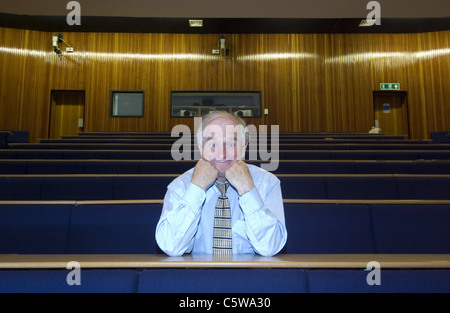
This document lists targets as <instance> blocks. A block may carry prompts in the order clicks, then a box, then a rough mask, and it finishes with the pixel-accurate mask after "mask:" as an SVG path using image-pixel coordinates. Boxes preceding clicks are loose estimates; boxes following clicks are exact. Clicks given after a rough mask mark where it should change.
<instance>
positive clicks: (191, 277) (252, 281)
mask: <svg viewBox="0 0 450 313" xmlns="http://www.w3.org/2000/svg"><path fill="white" fill-rule="evenodd" d="M217 282H220V284H218V283H217ZM307 290H308V289H307V281H306V274H305V272H304V271H301V270H298V269H238V270H235V269H226V270H224V269H189V270H184V269H178V270H177V269H170V270H169V269H161V270H157V269H155V270H144V271H143V272H142V273H141V277H140V280H139V286H138V292H141V293H224V292H225V293H283V292H292V293H300V292H307ZM262 297H264V295H262Z"/></svg>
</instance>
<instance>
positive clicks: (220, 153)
mask: <svg viewBox="0 0 450 313" xmlns="http://www.w3.org/2000/svg"><path fill="white" fill-rule="evenodd" d="M217 147H218V149H217V150H216V159H217V160H226V158H227V146H226V144H225V143H224V144H222V145H217Z"/></svg>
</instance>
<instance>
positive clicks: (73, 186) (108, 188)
mask: <svg viewBox="0 0 450 313" xmlns="http://www.w3.org/2000/svg"><path fill="white" fill-rule="evenodd" d="M113 183H114V177H86V178H85V177H76V176H74V177H44V178H42V190H41V199H42V200H105V199H112V190H113V187H112V186H113Z"/></svg>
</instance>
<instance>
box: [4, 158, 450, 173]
mask: <svg viewBox="0 0 450 313" xmlns="http://www.w3.org/2000/svg"><path fill="white" fill-rule="evenodd" d="M196 162H197V161H195V160H193V161H173V160H158V161H153V160H152V161H145V160H136V161H128V160H127V161H125V160H53V159H51V160H45V159H42V160H27V159H20V160H0V174H180V173H183V172H185V171H187V170H188V169H190V168H192V167H194V166H195V164H196ZM248 163H249V164H254V165H256V166H261V165H262V164H270V162H269V161H265V162H257V161H248ZM273 173H275V174H450V160H416V161H409V160H399V161H384V160H337V161H329V160H317V161H316V160H292V161H288V160H280V161H279V163H278V167H277V169H276V170H275V171H273Z"/></svg>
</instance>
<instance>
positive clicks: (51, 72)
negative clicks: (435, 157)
mask: <svg viewBox="0 0 450 313" xmlns="http://www.w3.org/2000/svg"><path fill="white" fill-rule="evenodd" d="M52 35H54V34H52V33H47V32H39V31H30V30H20V29H9V28H0V38H1V42H0V71H1V72H0V75H1V85H0V87H1V89H0V129H19V130H29V131H30V138H31V140H32V141H36V140H37V138H46V137H47V136H48V127H49V116H50V103H51V101H50V95H51V91H52V90H84V91H85V92H86V93H85V95H86V98H85V103H86V104H85V131H170V130H171V129H172V127H173V126H174V125H176V124H180V123H183V124H186V125H189V126H190V127H191V128H193V126H194V121H193V119H189V118H170V108H169V106H170V90H183V89H184V90H195V89H199V90H252V89H253V90H261V91H262V96H263V99H262V100H263V105H264V108H267V109H269V115H267V116H263V117H262V118H253V119H248V121H247V122H248V123H251V124H255V125H260V124H279V125H280V131H316V132H317V131H331V132H332V131H368V130H369V129H370V128H371V127H372V126H373V120H374V113H373V95H372V93H373V91H374V90H379V84H380V83H382V82H396V83H400V85H401V89H402V90H404V91H406V92H407V94H408V112H409V125H410V132H411V138H415V139H420V138H428V137H429V133H430V132H431V131H441V130H449V129H450V104H449V102H448V100H447V99H449V98H450V75H448V73H449V72H450V31H445V32H434V33H420V34H368V35H363V34H229V35H226V38H227V41H228V46H229V49H230V55H229V56H228V57H224V56H214V55H212V54H211V50H212V49H213V48H216V47H217V42H218V39H219V36H220V35H219V34H202V35H200V34H126V33H77V32H71V33H65V34H64V39H65V40H66V41H68V42H70V43H71V44H72V45H73V47H74V50H75V53H74V54H65V55H64V57H63V58H59V57H58V56H56V54H55V53H53V49H52V46H51V36H52ZM60 45H61V44H60ZM61 47H62V45H61ZM113 89H114V90H145V116H144V117H143V118H112V117H110V109H109V105H110V99H109V97H110V91H111V90H113Z"/></svg>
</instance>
